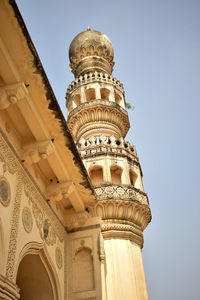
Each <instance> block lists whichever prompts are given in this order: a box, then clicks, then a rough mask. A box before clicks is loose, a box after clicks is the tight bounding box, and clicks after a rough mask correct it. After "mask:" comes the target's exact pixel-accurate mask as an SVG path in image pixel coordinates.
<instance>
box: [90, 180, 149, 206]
mask: <svg viewBox="0 0 200 300" xmlns="http://www.w3.org/2000/svg"><path fill="white" fill-rule="evenodd" d="M95 192H96V194H97V196H98V199H112V198H113V199H128V200H134V201H138V202H139V203H141V204H144V205H148V198H147V196H146V195H145V194H144V193H142V192H140V191H139V190H136V189H135V188H134V187H130V186H118V185H113V184H112V185H108V186H102V185H101V186H96V187H95Z"/></svg>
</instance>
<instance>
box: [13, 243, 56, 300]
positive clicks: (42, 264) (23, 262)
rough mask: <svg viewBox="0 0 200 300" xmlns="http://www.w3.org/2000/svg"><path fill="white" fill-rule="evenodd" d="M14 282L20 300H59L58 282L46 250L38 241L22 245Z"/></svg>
mask: <svg viewBox="0 0 200 300" xmlns="http://www.w3.org/2000/svg"><path fill="white" fill-rule="evenodd" d="M16 284H17V286H18V287H19V288H20V300H27V299H29V300H38V299H40V300H59V299H60V297H61V293H60V284H59V280H58V277H57V273H56V270H55V267H54V266H53V264H52V261H51V260H50V257H49V255H48V254H47V250H46V249H45V248H43V247H42V244H39V243H34V242H33V243H30V244H28V245H26V246H25V247H24V249H23V250H22V252H21V254H20V257H19V265H18V269H17V273H16Z"/></svg>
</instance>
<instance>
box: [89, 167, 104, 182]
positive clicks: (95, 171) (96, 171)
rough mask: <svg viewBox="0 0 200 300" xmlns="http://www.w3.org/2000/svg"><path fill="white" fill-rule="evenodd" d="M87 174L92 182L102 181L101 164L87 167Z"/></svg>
mask: <svg viewBox="0 0 200 300" xmlns="http://www.w3.org/2000/svg"><path fill="white" fill-rule="evenodd" d="M89 176H90V180H91V182H92V184H101V183H103V168H102V167H101V166H94V167H91V168H90V169H89Z"/></svg>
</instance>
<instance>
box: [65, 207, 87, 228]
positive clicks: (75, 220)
mask: <svg viewBox="0 0 200 300" xmlns="http://www.w3.org/2000/svg"><path fill="white" fill-rule="evenodd" d="M89 217H90V215H89V213H88V212H87V211H83V212H80V213H76V212H75V211H74V209H68V210H67V212H66V215H65V220H66V223H65V226H66V227H67V230H69V231H71V230H73V229H75V228H79V227H81V226H83V225H84V224H85V223H86V222H87V220H88V219H89Z"/></svg>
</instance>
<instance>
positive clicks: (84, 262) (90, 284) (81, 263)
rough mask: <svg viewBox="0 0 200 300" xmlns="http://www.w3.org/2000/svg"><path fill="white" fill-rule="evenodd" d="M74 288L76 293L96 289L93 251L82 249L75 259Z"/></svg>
mask: <svg viewBox="0 0 200 300" xmlns="http://www.w3.org/2000/svg"><path fill="white" fill-rule="evenodd" d="M74 288H75V291H89V290H93V289H94V266H93V257H92V251H91V249H89V248H86V247H82V248H80V249H79V250H78V251H77V252H76V253H75V257H74Z"/></svg>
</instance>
